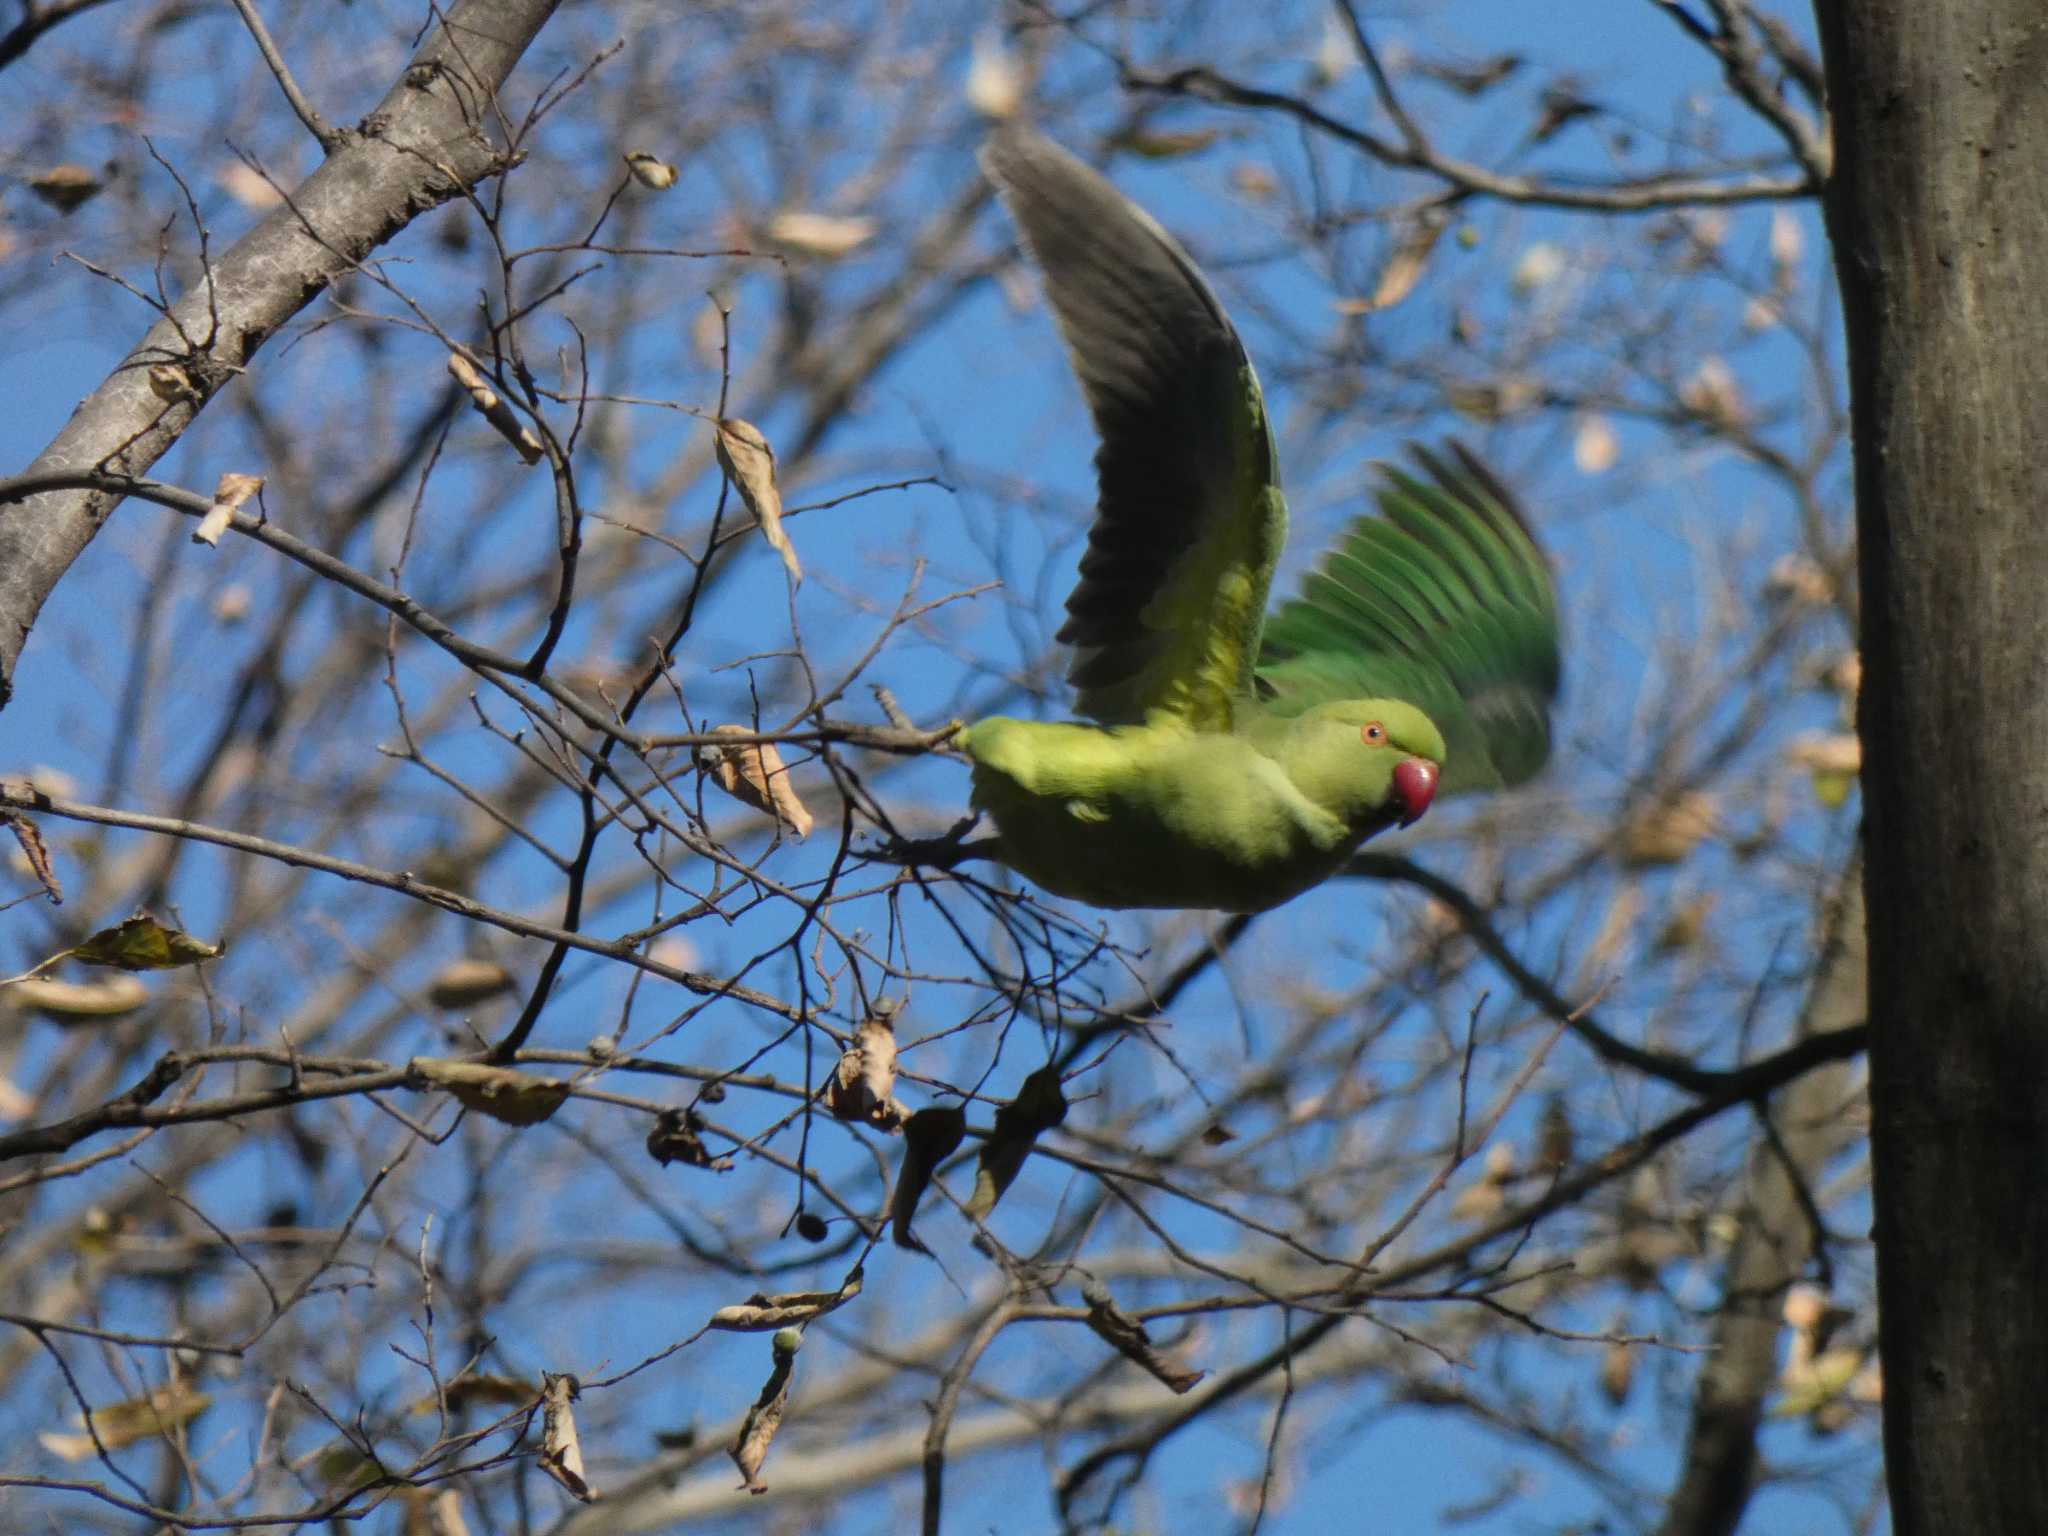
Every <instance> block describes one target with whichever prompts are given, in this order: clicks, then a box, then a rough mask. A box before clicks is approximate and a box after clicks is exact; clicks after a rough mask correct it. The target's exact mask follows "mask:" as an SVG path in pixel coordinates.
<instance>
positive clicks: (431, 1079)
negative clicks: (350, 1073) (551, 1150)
mask: <svg viewBox="0 0 2048 1536" xmlns="http://www.w3.org/2000/svg"><path fill="white" fill-rule="evenodd" d="M408 1069H409V1070H410V1071H411V1073H412V1075H413V1076H414V1077H415V1078H416V1079H418V1080H419V1081H421V1082H424V1083H427V1084H428V1085H430V1086H432V1087H435V1088H439V1089H442V1090H443V1091H445V1092H447V1093H449V1094H452V1095H453V1096H454V1098H455V1101H456V1102H457V1103H458V1104H461V1105H462V1106H464V1107H465V1108H467V1109H473V1110H475V1111H476V1112H477V1113H478V1114H480V1115H489V1116H490V1117H491V1118H492V1119H493V1120H502V1121H503V1122H504V1123H505V1124H506V1125H539V1124H540V1123H541V1121H543V1120H545V1119H547V1118H548V1117H549V1116H551V1115H553V1114H554V1112H555V1111H556V1110H558V1109H560V1108H561V1107H562V1105H563V1104H564V1103H566V1102H567V1101H568V1098H569V1085H568V1084H567V1083H566V1082H564V1081H562V1080H561V1079H560V1078H554V1077H536V1076H534V1075H533V1074H532V1073H531V1072H519V1071H515V1070H514V1069H513V1068H511V1067H493V1066H487V1065H486V1064H485V1063H483V1062H480V1061H448V1060H444V1059H441V1058H439V1057H433V1056H415V1057H413V1059H412V1061H411V1062H410V1063H408Z"/></svg>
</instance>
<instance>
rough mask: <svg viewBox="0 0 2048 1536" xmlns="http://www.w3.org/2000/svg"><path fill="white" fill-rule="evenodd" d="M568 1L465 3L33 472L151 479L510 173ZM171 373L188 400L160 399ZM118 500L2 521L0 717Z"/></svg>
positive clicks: (88, 403) (74, 495)
mask: <svg viewBox="0 0 2048 1536" xmlns="http://www.w3.org/2000/svg"><path fill="white" fill-rule="evenodd" d="M555 3H556V0H459V3H458V4H456V5H455V6H454V8H453V9H452V11H451V12H450V13H449V14H448V16H447V18H446V19H445V20H443V21H441V22H440V23H439V24H438V25H436V26H434V27H433V28H432V30H431V32H430V34H429V36H428V38H427V41H426V43H425V44H424V45H423V46H422V47H421V49H420V50H419V52H418V53H417V54H416V55H415V56H414V58H413V61H412V63H411V64H410V65H409V66H408V67H407V69H406V71H405V73H404V75H403V76H402V77H401V78H400V80H399V81H398V83H397V84H396V85H394V86H393V87H392V89H391V92H390V94H388V95H387V96H386V97H385V98H384V100H383V102H382V103H381V104H380V105H379V106H378V109H377V110H376V111H375V112H374V113H372V114H371V115H370V116H369V117H367V118H365V119H364V121H363V125H362V127H361V128H359V129H357V130H355V131H353V132H351V133H349V134H348V135H346V142H345V144H344V146H343V147H342V148H341V149H339V150H337V151H336V152H335V153H334V154H333V155H331V156H329V158H328V159H327V161H326V162H325V163H324V164H323V165H322V166H321V167H320V169H318V170H317V171H315V172H314V173H313V174H312V176H310V177H309V178H307V180H306V182H305V184H304V185H302V186H300V187H299V188H297V189H296V190H295V191H294V192H293V193H292V194H291V196H290V197H289V198H288V199H287V200H286V202H285V204H284V205H283V206H281V207H279V208H278V209H277V210H276V211H275V212H274V213H272V214H271V215H270V216H269V217H268V218H266V219H265V220H264V221H263V222H262V223H261V224H259V225H257V227H256V228H255V229H253V230H251V231H250V232H249V233H248V234H247V235H245V236H244V237H243V238H242V239H241V240H239V241H237V242H236V243H235V244H234V246H233V247H232V248H231V249H229V250H228V251H227V252H226V253H224V254H223V255H222V256H221V257H220V258H219V260H217V261H214V262H211V263H210V264H209V266H208V268H207V269H206V270H205V271H204V272H203V273H202V274H201V277H200V280H199V281H198V282H197V283H196V284H195V285H194V287H193V288H192V290H191V291H190V292H188V293H187V294H186V295H185V296H184V297H183V298H181V299H180V300H178V301H177V303H175V304H174V305H173V306H172V307H171V309H170V311H169V312H168V313H167V314H166V315H165V316H164V317H163V318H162V319H161V320H159V321H158V322H157V324H155V325H154V326H152V327H151V328H150V330H149V332H148V334H147V335H145V336H144V337H143V338H142V341H141V343H140V344H139V345H138V346H137V347H136V348H135V350H134V351H132V352H131V353H129V355H128V356H127V358H125V359H124V360H123V361H122V363H121V364H120V366H119V367H117V368H116V369H115V370H114V372H113V373H112V374H111V375H110V376H109V377H108V378H107V379H106V381H105V382H104V383H102V384H101V385H100V387H99V388H98V389H96V390H94V391H93V392H92V394H91V395H89V396H87V397H86V399H85V401H84V403H83V404H82V405H80V406H79V408H78V410H77V411H76V412H74V413H73V415H72V417H71V419H70V420H69V421H68V422H66V423H65V424H64V428H63V430H62V431H61V432H59V433H58V434H57V437H56V440H55V441H53V442H52V443H51V444H50V445H49V447H47V448H46V449H44V450H43V452H42V453H41V454H40V455H39V456H38V457H37V459H36V461H35V462H34V464H32V465H31V466H30V467H29V471H28V472H29V473H31V474H35V473H52V472H65V471H70V472H90V471H93V470H97V469H102V468H109V467H111V468H115V469H118V470H120V471H121V472H123V473H127V474H131V475H133V474H140V473H141V472H142V471H144V470H146V469H147V468H148V467H149V466H150V465H151V464H153V463H155V462H156V460H157V459H159V458H160V457H162V456H163V454H164V453H166V452H167V451H169V449H170V447H171V445H172V444H174V443H175V442H177V440H178V438H179V437H180V436H181V435H182V434H183V432H184V430H185V428H186V427H188V426H189V425H190V424H191V422H192V420H193V418H194V417H195V416H196V415H197V414H198V412H199V410H200V408H201V407H202V406H203V405H204V404H205V402H206V401H207V400H209V399H211V398H212V397H213V396H214V395H215V394H217V393H218V392H219V391H220V390H221V389H222V388H224V387H225V386H226V385H227V384H228V383H229V382H230V381H231V380H232V379H233V378H234V376H235V375H236V374H237V373H238V372H240V371H241V370H242V369H243V368H244V367H245V366H246V365H247V364H248V362H249V360H250V359H251V358H252V357H253V356H255V354H256V352H257V350H258V349H259V348H260V347H261V346H262V345H263V344H264V342H266V341H268V340H269V339H270V338H271V337H272V336H273V335H275V334H276V332H277V330H278V328H279V327H281V326H282V325H283V324H284V323H285V322H286V321H287V320H289V319H291V317H292V316H294V315H296V314H297V313H298V312H299V311H300V310H301V309H303V308H305V306H306V305H307V304H308V303H310V302H311V301H312V300H313V298H314V297H315V296H316V295H318V294H319V293H321V292H322V291H323V290H324V289H325V288H326V286H327V285H328V284H329V283H330V282H332V281H333V280H334V279H335V278H337V277H339V276H341V275H343V274H344V273H347V272H350V271H352V270H354V269H355V267H356V266H357V265H358V264H359V263H360V262H361V261H362V259H363V258H364V257H365V256H367V255H368V254H369V253H370V252H371V251H373V250H375V249H376V248H377V247H378V246H380V245H382V244H383V243H384V242H386V241H388V240H390V239H391V238H392V237H393V236H394V235H396V234H397V233H398V232H399V231H400V230H402V229H404V228H405V227H406V225H407V224H409V223H410V222H411V221H412V220H413V219H414V218H416V217H417V216H418V215H419V214H421V213H423V212H425V211H427V210H428V209H431V208H434V207H437V206H439V205H440V204H441V203H444V202H446V201H447V200H448V199H450V198H452V197H455V196H458V195H459V194H460V193H461V192H462V191H463V189H464V188H466V187H470V186H473V185H475V184H476V183H477V182H479V181H481V180H482V179H484V178H486V177H488V176H491V175H494V174H496V173H498V172H500V171H502V170H503V169H504V168H505V166H506V163H507V162H506V152H505V150H504V149H503V147H502V146H500V145H497V144H494V143H493V142H492V141H491V139H490V138H489V137H488V136H487V135H486V133H485V131H484V124H485V121H486V113H487V111H488V107H489V103H490V102H491V101H492V100H493V99H494V98H495V97H496V94H497V91H498V89H499V87H500V86H502V85H503V84H504V82H505V79H506V78H507V76H509V75H510V74H511V72H512V67H513V65H515V64H516V63H517V62H518V60H519V57H520V55H521V54H522V53H523V52H524V51H525V49H526V46H527V45H528V44H529V43H530V42H531V41H532V40H533V37H534V34H535V33H537V32H538V31H539V30H540V28H541V25H542V24H543V23H544V22H545V21H546V20H547V19H548V17H549V16H550V15H551V14H552V13H553V11H554V8H555ZM157 365H170V366H172V367H175V368H176V369H177V370H179V372H180V374H181V375H182V381H183V385H182V388H183V390H184V392H183V393H182V394H180V395H179V397H178V398H176V399H174V400H166V399H164V398H162V397H161V396H160V395H159V394H158V393H157V392H156V391H155V390H154V389H153V388H152V387H151V378H150V371H151V369H152V368H153V367H155V366H157ZM118 499H119V498H117V497H115V496H111V495H108V494H106V493H105V492H95V491H86V492H78V491H72V492H51V493H47V494H45V495H41V496H38V497H36V498H34V499H33V500H31V501H29V502H27V503H26V504H23V505H20V506H14V507H9V508H5V509H4V510H0V708H4V707H5V706H6V702H7V700H8V698H9V696H10V695H11V694H12V692H13V686H14V672H15V668H16V666H17V665H18V663H19V661H20V658H21V650H22V647H23V646H24V645H25V644H26V643H27V640H28V635H29V631H30V630H31V629H32V628H33V627H34V625H35V621H36V615H37V614H38V613H40V612H41V611H42V606H43V604H44V602H45V601H47V600H48V598H49V596H50V593H51V592H52V591H53V590H55V588H56V585H57V583H58V582H59V581H61V580H62V579H63V578H64V573H65V572H66V571H68V570H69V569H70V568H71V563H72V561H74V560H76V559H77V558H78V556H79V554H80V552H81V551H83V550H84V548H85V547H86V545H87V544H89V543H90V542H91V541H92V538H93V535H94V534H96V533H97V532H98V531H99V529H100V525H101V524H102V523H104V522H105V521H106V519H107V517H108V515H109V514H110V513H111V512H112V511H113V509H114V507H115V505H116V504H117V501H118Z"/></svg>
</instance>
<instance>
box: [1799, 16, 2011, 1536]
mask: <svg viewBox="0 0 2048 1536" xmlns="http://www.w3.org/2000/svg"><path fill="white" fill-rule="evenodd" d="M1818 10H1819V15H1820V24H1821V34H1822V42H1823V46H1824V49H1825V52H1826V55H1827V78H1828V91H1829V95H1830V97H1831V99H1832V108H1833V113H1834V142H1835V149H1836V157H1837V158H1836V167H1835V172H1834V175H1833V178H1832V180H1831V183H1830V186H1829V190H1828V204H1827V212H1828V222H1829V227H1830V230H1831V232H1832V235H1833V239H1834V248H1835V263H1836V268H1837V275H1838V277H1839V279H1840V282H1841V288H1842V299H1843V307H1844V312H1845V318H1846V324H1847V333H1848V345H1849V383H1850V397H1851V402H1852V406H1853V421H1854V435H1855V444H1856V495H1857V514H1858V517H1857V523H1858V530H1859V535H1860V546H1861V557H1860V558H1861V580H1862V616H1863V660H1864V673H1863V677H1864V681H1863V695H1862V719H1861V722H1860V725H1861V731H1862V736H1863V751H1864V771H1863V784H1864V796H1865V813H1866V834H1867V838H1868V887H1867V889H1868V901H1869V917H1870V955H1871V987H1870V992H1871V1003H1872V1012H1871V1029H1872V1036H1871V1051H1870V1055H1871V1088H1870V1097H1871V1119H1872V1125H1871V1135H1872V1143H1873V1145H1872V1156H1873V1161H1874V1188H1873V1199H1874V1202H1875V1213H1876V1236H1877V1244H1878V1288H1879V1300H1880V1306H1881V1309H1882V1317H1881V1346H1882V1349H1883V1354H1884V1371H1885V1449H1886V1459H1887V1467H1888V1476H1889V1479H1890V1485H1891V1495H1892V1513H1893V1522H1894V1527H1895V1529H1896V1530H1897V1531H1899V1532H1900V1533H1901V1536H1917V1533H1922V1532H1929V1533H1931V1532H1953V1531H1983V1532H1991V1531H2038V1530H2048V1454H2043V1436H2042V1430H2041V1422H2042V1415H2041V1394H2042V1390H2043V1383H2044V1381H2048V1313H2044V1310H2043V1308H2044V1298H2048V1193H2044V1189H2043V1182H2044V1179H2048V516H2044V512H2048V391H2044V388H2043V384H2042V377H2043V373H2044V371H2048V9H2044V7H2043V6H2042V5H2041V3H2040V0H1941V3H1939V4H1934V3H1930V0H1819V5H1818Z"/></svg>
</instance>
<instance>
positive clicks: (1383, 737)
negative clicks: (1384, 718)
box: [1358, 720, 1387, 747]
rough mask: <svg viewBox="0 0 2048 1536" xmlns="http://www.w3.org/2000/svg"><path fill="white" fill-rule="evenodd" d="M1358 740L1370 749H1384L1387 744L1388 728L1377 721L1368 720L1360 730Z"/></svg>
mask: <svg viewBox="0 0 2048 1536" xmlns="http://www.w3.org/2000/svg"><path fill="white" fill-rule="evenodd" d="M1358 739H1359V740H1360V741H1362V742H1364V743H1365V744H1366V745H1367V746H1368V747H1384V746H1385V745H1386V744H1387V728H1386V727H1385V726H1384V725H1381V724H1380V723H1379V721H1377V720H1368V721H1366V722H1365V724H1363V725H1361V726H1360V727H1359V728H1358Z"/></svg>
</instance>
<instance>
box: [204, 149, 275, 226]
mask: <svg viewBox="0 0 2048 1536" xmlns="http://www.w3.org/2000/svg"><path fill="white" fill-rule="evenodd" d="M213 179H214V180H215V181H216V182H217V183H219V185H220V188H221V190H222V191H223V192H225V193H227V195H228V196H229V197H232V198H233V199H234V200H235V201H236V202H238V203H240V204H241V205H242V206H243V207H244V208H247V209H248V210H249V211H250V212H252V213H267V212H269V211H270V210H271V209H272V208H275V207H276V206H277V205H278V204H279V203H281V202H283V201H284V194H283V193H282V192H280V191H278V189H277V186H276V184H275V183H273V182H272V181H271V179H270V178H269V177H268V176H265V175H264V174H263V173H262V172H261V171H259V170H257V169H256V167H255V166H253V165H250V164H249V163H248V162H247V161H244V160H237V161H236V162H235V163H234V164H233V165H224V166H222V167H221V168H220V169H219V170H218V171H215V172H214V174H213Z"/></svg>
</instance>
